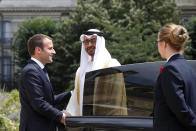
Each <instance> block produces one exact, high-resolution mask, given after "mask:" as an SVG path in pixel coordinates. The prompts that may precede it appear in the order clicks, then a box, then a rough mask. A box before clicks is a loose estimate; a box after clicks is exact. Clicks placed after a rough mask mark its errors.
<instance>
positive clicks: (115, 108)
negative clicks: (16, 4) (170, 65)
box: [83, 61, 196, 116]
mask: <svg viewBox="0 0 196 131" xmlns="http://www.w3.org/2000/svg"><path fill="white" fill-rule="evenodd" d="M164 63H165V62H161V61H160V62H147V63H141V64H131V65H124V66H119V67H112V68H107V69H101V70H96V71H92V72H89V73H87V74H86V78H85V84H84V99H83V115H84V116H152V112H153V88H154V86H155V83H156V79H157V77H158V75H159V70H160V67H161V66H162V65H164ZM189 63H190V65H191V66H192V67H193V68H194V69H195V70H196V62H195V61H189Z"/></svg>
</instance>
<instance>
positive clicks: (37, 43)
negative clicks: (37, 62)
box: [27, 34, 52, 56]
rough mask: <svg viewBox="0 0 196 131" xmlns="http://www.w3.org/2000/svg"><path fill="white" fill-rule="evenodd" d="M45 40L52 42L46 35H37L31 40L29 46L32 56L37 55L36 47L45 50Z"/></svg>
mask: <svg viewBox="0 0 196 131" xmlns="http://www.w3.org/2000/svg"><path fill="white" fill-rule="evenodd" d="M45 38H48V39H50V40H52V38H51V37H49V36H47V35H44V34H35V35H33V36H32V37H31V38H29V40H28V43H27V45H28V52H29V55H30V56H32V55H34V54H35V47H40V48H41V49H43V40H44V39H45Z"/></svg>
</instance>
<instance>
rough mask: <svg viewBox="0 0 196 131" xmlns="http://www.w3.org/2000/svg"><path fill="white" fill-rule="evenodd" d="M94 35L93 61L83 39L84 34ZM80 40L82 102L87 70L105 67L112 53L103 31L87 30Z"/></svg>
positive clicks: (87, 35)
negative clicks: (106, 46) (107, 46)
mask: <svg viewBox="0 0 196 131" xmlns="http://www.w3.org/2000/svg"><path fill="white" fill-rule="evenodd" d="M93 35H96V36H97V41H96V49H95V54H94V60H93V61H91V59H92V58H91V56H89V55H88V53H87V52H86V50H85V47H84V43H83V41H84V36H86V37H88V38H89V37H91V36H93ZM80 40H81V41H82V48H81V55H80V56H81V57H80V89H81V90H80V93H81V95H80V96H81V97H80V101H81V103H82V102H83V88H84V80H85V74H86V72H89V71H92V70H97V69H101V68H103V67H104V65H105V63H106V62H107V61H108V60H110V59H111V55H110V53H109V52H108V50H107V49H106V48H105V39H104V37H103V33H101V32H100V31H99V30H97V29H90V30H88V31H87V32H85V33H84V34H82V35H81V36H80ZM89 66H90V67H89ZM81 111H82V110H81Z"/></svg>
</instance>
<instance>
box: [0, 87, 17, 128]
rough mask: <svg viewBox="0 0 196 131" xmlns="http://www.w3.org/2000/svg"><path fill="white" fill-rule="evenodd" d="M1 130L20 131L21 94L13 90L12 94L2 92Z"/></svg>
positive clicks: (0, 108)
mask: <svg viewBox="0 0 196 131" xmlns="http://www.w3.org/2000/svg"><path fill="white" fill-rule="evenodd" d="M0 101H1V104H0V111H1V112H0V130H1V131H18V128H19V114H20V108H21V106H20V102H19V93H18V91H17V90H13V91H12V92H10V93H7V92H1V91H0Z"/></svg>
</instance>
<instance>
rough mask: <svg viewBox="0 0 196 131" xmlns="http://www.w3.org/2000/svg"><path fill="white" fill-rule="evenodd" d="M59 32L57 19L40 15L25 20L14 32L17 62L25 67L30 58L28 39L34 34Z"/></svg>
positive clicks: (50, 34) (49, 34)
mask: <svg viewBox="0 0 196 131" xmlns="http://www.w3.org/2000/svg"><path fill="white" fill-rule="evenodd" d="M56 32H57V21H56V20H52V19H49V18H42V17H38V18H36V19H33V20H25V21H24V22H23V23H21V24H20V25H19V29H18V31H17V32H16V33H15V34H14V40H13V45H14V47H13V48H14V50H15V52H16V64H17V65H18V66H19V67H21V68H23V67H24V66H25V65H26V64H27V60H28V59H29V58H30V56H29V53H28V49H27V41H28V39H29V38H30V37H31V36H33V35H34V34H40V33H41V34H45V35H48V36H52V35H53V34H54V33H56Z"/></svg>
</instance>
